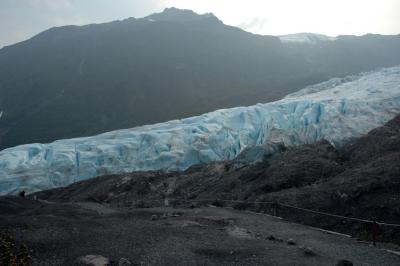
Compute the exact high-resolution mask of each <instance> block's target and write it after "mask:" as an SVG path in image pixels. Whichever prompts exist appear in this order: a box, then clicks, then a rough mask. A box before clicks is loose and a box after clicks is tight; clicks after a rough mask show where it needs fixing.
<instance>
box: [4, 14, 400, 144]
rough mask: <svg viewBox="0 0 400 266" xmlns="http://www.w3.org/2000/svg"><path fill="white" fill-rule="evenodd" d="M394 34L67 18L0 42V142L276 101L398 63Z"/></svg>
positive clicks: (191, 18) (170, 17) (170, 19)
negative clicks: (268, 32)
mask: <svg viewBox="0 0 400 266" xmlns="http://www.w3.org/2000/svg"><path fill="white" fill-rule="evenodd" d="M399 47H400V37H399V36H378V35H366V36H362V37H355V36H340V37H338V38H337V39H336V40H334V41H331V42H321V43H319V44H317V45H308V44H303V43H300V44H299V43H281V42H280V40H279V38H277V37H273V36H261V35H254V34H251V33H248V32H245V31H243V30H241V29H238V28H235V27H231V26H227V25H224V24H223V23H222V22H221V21H220V20H219V19H218V18H216V17H215V16H214V15H212V14H205V15H198V14H196V13H194V12H191V11H189V10H178V9H173V8H171V9H166V10H165V11H164V12H162V13H159V14H153V15H150V16H148V17H145V18H140V19H136V18H129V19H126V20H122V21H113V22H110V23H104V24H92V25H85V26H64V27H58V28H52V29H49V30H47V31H44V32H42V33H40V34H38V35H36V36H35V37H33V38H31V39H29V40H27V41H24V42H21V43H18V44H15V45H12V46H8V47H4V48H3V49H1V50H0V95H1V98H0V114H1V115H0V149H2V148H7V147H12V146H15V145H19V144H25V143H33V142H41V143H46V142H50V141H54V140H56V139H62V138H71V137H81V136H88V135H93V134H98V133H101V132H105V131H110V130H115V129H121V128H130V127H134V126H139V125H145V124H152V123H156V122H164V121H168V120H171V119H178V118H183V117H188V116H193V115H198V114H201V113H204V112H208V111H213V110H216V109H220V108H226V107H234V106H244V105H251V104H255V103H259V102H261V103H263V102H270V101H274V100H278V99H280V98H282V97H283V96H285V95H287V94H288V93H291V92H294V91H296V90H299V89H300V88H302V87H304V86H306V85H310V84H314V83H317V82H320V81H323V80H327V79H329V78H331V77H342V76H346V75H348V74H355V73H359V72H361V71H368V70H373V69H376V68H379V67H387V66H394V65H397V64H400V48H399Z"/></svg>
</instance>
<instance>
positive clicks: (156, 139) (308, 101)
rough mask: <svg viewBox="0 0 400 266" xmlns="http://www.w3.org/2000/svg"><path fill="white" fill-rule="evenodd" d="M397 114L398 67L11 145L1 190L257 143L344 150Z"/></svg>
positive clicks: (169, 166) (225, 156)
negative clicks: (262, 98)
mask: <svg viewBox="0 0 400 266" xmlns="http://www.w3.org/2000/svg"><path fill="white" fill-rule="evenodd" d="M398 113H400V66H397V67H392V68H386V69H381V70H379V71H375V72H369V73H363V74H360V75H355V76H349V77H346V78H335V79H331V80H329V81H326V82H323V83H320V84H317V85H313V86H309V87H306V88H305V89H303V90H300V91H299V92H296V93H293V94H290V95H288V96H287V97H285V98H284V99H282V100H279V101H276V102H272V103H266V104H257V105H254V106H249V107H237V108H231V109H223V110H218V111H215V112H211V113H207V114H203V115H200V116H196V117H190V118H186V119H182V120H173V121H169V122H165V123H159V124H154V125H148V126H141V127H135V128H132V129H125V130H117V131H112V132H108V133H104V134H100V135H97V136H93V137H85V138H74V139H65V140H58V141H55V142H52V143H49V144H28V145H21V146H17V147H13V148H9V149H5V150H3V151H1V152H0V194H15V193H17V192H18V191H21V190H25V191H27V192H34V191H38V190H44V189H50V188H56V187H61V186H66V185H68V184H71V183H73V182H76V181H80V180H84V179H88V178H91V177H95V176H100V175H105V174H118V173H124V172H131V171H138V170H159V169H162V170H167V171H172V170H184V169H186V168H188V167H189V166H191V165H193V164H198V163H207V162H211V161H216V160H230V159H234V158H236V157H237V156H238V155H239V154H240V153H241V152H242V151H244V150H248V148H251V147H263V148H264V149H268V147H273V146H274V145H277V144H280V145H282V144H283V145H285V146H291V145H298V144H303V143H313V142H316V141H318V140H321V139H326V140H328V141H329V142H331V143H332V144H333V145H335V146H336V147H340V146H341V145H342V144H344V143H345V142H347V141H349V140H351V139H352V138H356V137H359V136H361V135H363V134H366V133H367V132H368V131H370V130H371V129H373V128H375V127H378V126H381V125H383V124H384V123H386V122H387V121H388V120H390V119H391V118H393V117H394V116H395V115H396V114H398ZM271 150H273V149H272V148H271Z"/></svg>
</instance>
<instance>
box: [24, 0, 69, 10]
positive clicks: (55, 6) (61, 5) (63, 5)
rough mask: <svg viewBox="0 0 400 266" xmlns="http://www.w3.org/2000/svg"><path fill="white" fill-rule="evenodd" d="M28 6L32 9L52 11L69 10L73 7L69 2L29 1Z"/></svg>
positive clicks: (57, 0) (55, 0) (58, 0)
mask: <svg viewBox="0 0 400 266" xmlns="http://www.w3.org/2000/svg"><path fill="white" fill-rule="evenodd" d="M29 4H30V5H31V6H33V7H38V8H47V9H52V10H60V9H70V8H72V6H73V5H72V2H71V1H70V0H29Z"/></svg>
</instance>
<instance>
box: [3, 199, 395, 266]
mask: <svg viewBox="0 0 400 266" xmlns="http://www.w3.org/2000/svg"><path fill="white" fill-rule="evenodd" d="M0 208H1V211H2V215H1V218H0V226H1V228H8V230H10V231H11V234H12V235H13V236H15V238H16V240H17V243H19V244H20V243H24V244H25V245H27V246H28V247H29V249H31V250H32V251H31V257H32V262H33V265H308V266H310V265H400V256H399V255H396V254H394V253H392V251H390V249H393V247H389V246H384V245H382V244H379V245H378V247H373V246H372V245H370V244H369V243H365V242H358V241H356V240H355V239H351V238H348V237H346V236H342V235H335V234H328V233H325V232H321V231H319V230H317V229H315V228H311V227H307V226H304V225H299V224H294V223H289V222H285V221H282V220H280V219H278V218H276V217H271V216H268V215H265V214H257V213H250V212H245V211H238V210H233V209H226V208H194V209H172V208H148V209H132V210H129V209H126V208H121V209H117V208H110V207H105V206H104V205H102V204H98V203H73V204H72V203H49V202H44V201H35V200H28V199H20V198H16V197H3V198H2V199H1V200H0Z"/></svg>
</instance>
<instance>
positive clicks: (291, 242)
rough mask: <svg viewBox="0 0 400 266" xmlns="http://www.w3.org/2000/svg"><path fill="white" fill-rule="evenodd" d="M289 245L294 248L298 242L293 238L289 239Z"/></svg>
mask: <svg viewBox="0 0 400 266" xmlns="http://www.w3.org/2000/svg"><path fill="white" fill-rule="evenodd" d="M287 244H288V245H290V246H294V245H296V242H295V241H294V240H293V239H292V238H289V240H288V241H287Z"/></svg>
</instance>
